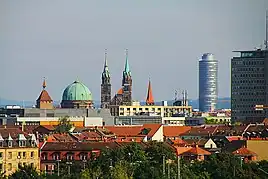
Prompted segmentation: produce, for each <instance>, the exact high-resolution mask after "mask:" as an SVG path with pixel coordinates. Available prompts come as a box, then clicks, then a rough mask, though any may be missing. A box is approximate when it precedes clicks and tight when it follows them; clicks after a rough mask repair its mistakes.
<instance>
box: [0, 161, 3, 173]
mask: <svg viewBox="0 0 268 179" xmlns="http://www.w3.org/2000/svg"><path fill="white" fill-rule="evenodd" d="M0 171H1V172H2V171H3V164H2V163H0Z"/></svg>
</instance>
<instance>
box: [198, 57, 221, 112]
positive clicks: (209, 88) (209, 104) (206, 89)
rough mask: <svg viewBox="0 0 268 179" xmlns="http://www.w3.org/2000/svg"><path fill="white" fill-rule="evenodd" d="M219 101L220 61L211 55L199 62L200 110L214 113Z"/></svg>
mask: <svg viewBox="0 0 268 179" xmlns="http://www.w3.org/2000/svg"><path fill="white" fill-rule="evenodd" d="M217 99H218V61H217V60H216V59H215V57H214V55H213V54H211V53H205V54H203V56H202V58H201V59H200V60H199V110H200V111H202V112H209V111H214V110H215V108H216V105H217Z"/></svg>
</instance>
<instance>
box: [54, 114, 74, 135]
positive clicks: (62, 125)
mask: <svg viewBox="0 0 268 179" xmlns="http://www.w3.org/2000/svg"><path fill="white" fill-rule="evenodd" d="M72 127H73V125H72V124H71V122H70V119H69V117H68V116H65V117H62V118H59V124H58V126H57V127H56V129H55V131H56V132H57V133H67V132H69V131H70V130H71V129H72Z"/></svg>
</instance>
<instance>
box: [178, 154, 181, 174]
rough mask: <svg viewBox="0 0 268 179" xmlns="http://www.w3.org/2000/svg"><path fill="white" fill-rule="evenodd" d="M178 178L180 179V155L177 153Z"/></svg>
mask: <svg viewBox="0 0 268 179" xmlns="http://www.w3.org/2000/svg"><path fill="white" fill-rule="evenodd" d="M178 179H181V164H180V156H179V155H178Z"/></svg>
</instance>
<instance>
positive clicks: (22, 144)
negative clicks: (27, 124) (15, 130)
mask: <svg viewBox="0 0 268 179" xmlns="http://www.w3.org/2000/svg"><path fill="white" fill-rule="evenodd" d="M26 141H27V139H26V138H25V136H24V135H23V134H19V147H25V146H26Z"/></svg>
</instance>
